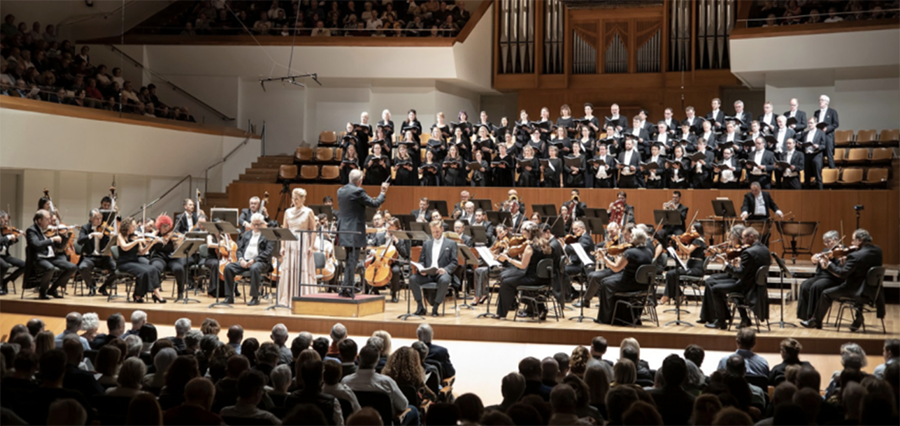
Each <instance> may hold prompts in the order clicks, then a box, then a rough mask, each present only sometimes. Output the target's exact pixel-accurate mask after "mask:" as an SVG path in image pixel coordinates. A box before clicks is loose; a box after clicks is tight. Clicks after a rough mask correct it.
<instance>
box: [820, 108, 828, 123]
mask: <svg viewBox="0 0 900 426" xmlns="http://www.w3.org/2000/svg"><path fill="white" fill-rule="evenodd" d="M826 112H828V108H825V109H820V110H819V123H821V122H823V121H825V113H826Z"/></svg>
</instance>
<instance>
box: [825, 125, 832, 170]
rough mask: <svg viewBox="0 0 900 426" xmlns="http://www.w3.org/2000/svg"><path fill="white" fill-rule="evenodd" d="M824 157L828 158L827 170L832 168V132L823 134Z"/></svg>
mask: <svg viewBox="0 0 900 426" xmlns="http://www.w3.org/2000/svg"><path fill="white" fill-rule="evenodd" d="M825 156H827V157H828V168H829V169H833V168H834V131H832V132H831V133H827V134H825Z"/></svg>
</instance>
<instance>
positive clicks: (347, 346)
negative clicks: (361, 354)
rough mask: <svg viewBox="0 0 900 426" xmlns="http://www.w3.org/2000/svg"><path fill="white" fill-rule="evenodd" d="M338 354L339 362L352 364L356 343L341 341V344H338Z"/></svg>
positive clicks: (349, 340) (354, 357)
mask: <svg viewBox="0 0 900 426" xmlns="http://www.w3.org/2000/svg"><path fill="white" fill-rule="evenodd" d="M338 354H339V355H340V357H341V362H344V363H351V362H353V361H354V360H355V359H356V355H357V347H356V341H354V340H353V339H344V340H341V343H338Z"/></svg>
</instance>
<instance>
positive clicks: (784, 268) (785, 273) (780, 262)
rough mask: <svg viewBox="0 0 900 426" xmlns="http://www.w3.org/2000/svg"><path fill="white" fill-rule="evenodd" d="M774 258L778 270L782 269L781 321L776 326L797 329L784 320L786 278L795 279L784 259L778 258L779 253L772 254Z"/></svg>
mask: <svg viewBox="0 0 900 426" xmlns="http://www.w3.org/2000/svg"><path fill="white" fill-rule="evenodd" d="M772 258H773V259H775V263H777V264H778V268H779V269H781V273H780V274H778V275H779V276H780V277H781V285H780V286H779V287H781V296H780V297H781V321H778V322H776V323H775V324H778V325H780V326H781V328H784V326H786V325H789V326H791V327H797V324H794V323H792V322H786V321H785V320H784V277H785V276H787V277H788V278H794V274H792V273H791V271H790V270H789V269H788V267H787V265H785V264H784V259H782V258H781V257H780V256H778V254H777V253H772ZM791 291H793V290H791ZM757 297H768V295H767V294H766V295H762V296H760V295H757Z"/></svg>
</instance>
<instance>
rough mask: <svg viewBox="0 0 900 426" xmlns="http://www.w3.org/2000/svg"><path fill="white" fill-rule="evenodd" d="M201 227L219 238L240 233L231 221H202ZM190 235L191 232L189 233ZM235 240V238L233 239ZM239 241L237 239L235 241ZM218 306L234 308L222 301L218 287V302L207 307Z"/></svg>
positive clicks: (215, 272) (223, 283)
mask: <svg viewBox="0 0 900 426" xmlns="http://www.w3.org/2000/svg"><path fill="white" fill-rule="evenodd" d="M200 228H202V229H203V230H204V231H206V232H208V233H210V234H213V235H216V236H217V238H219V237H220V236H221V235H222V234H239V232H238V230H237V228H235V227H234V225H232V224H231V222H202V223H200ZM188 235H190V234H188ZM232 241H234V240H232ZM219 242H222V238H219ZM235 242H237V241H235ZM210 273H211V274H218V273H219V271H210ZM219 285H220V286H222V285H225V282H224V281H223V282H222V283H220V284H219ZM216 306H225V307H228V308H233V306H231V304H230V303H226V302H220V301H219V289H216V302H215V303H213V304H211V305H209V306H207V307H206V309H210V308H214V307H216Z"/></svg>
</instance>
